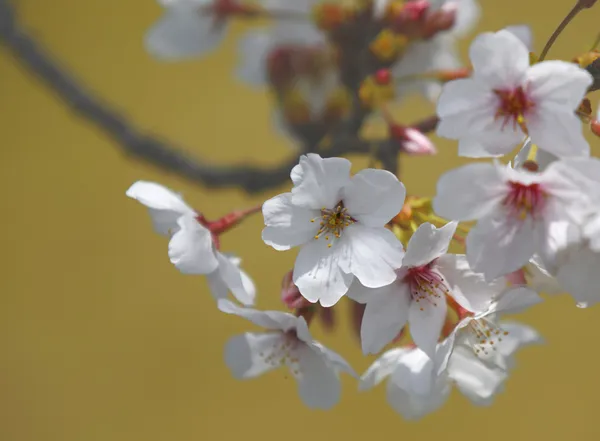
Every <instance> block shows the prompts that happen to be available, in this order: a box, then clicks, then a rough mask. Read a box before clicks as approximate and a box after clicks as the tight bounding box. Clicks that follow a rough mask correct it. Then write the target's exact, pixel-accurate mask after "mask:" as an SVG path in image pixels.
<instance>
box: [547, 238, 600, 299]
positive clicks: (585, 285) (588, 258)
mask: <svg viewBox="0 0 600 441" xmlns="http://www.w3.org/2000/svg"><path fill="white" fill-rule="evenodd" d="M598 268H600V253H595V252H593V251H591V250H590V249H587V248H579V249H573V250H572V251H570V252H569V256H568V259H567V261H566V262H565V264H564V265H562V266H561V267H560V268H559V270H558V273H557V274H556V278H557V280H558V283H559V284H560V286H561V287H562V288H563V289H564V291H565V292H568V293H569V294H571V296H572V297H573V298H574V299H575V301H576V302H577V306H578V307H580V308H587V307H589V306H592V305H595V304H596V303H598V301H600V291H599V290H598V287H599V286H600V271H598Z"/></svg>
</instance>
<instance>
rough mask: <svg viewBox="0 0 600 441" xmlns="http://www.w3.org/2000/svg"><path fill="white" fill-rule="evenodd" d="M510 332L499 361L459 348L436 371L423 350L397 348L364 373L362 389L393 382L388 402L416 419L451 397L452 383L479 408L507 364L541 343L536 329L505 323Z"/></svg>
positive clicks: (500, 380)
mask: <svg viewBox="0 0 600 441" xmlns="http://www.w3.org/2000/svg"><path fill="white" fill-rule="evenodd" d="M502 327H503V329H505V330H506V331H508V332H509V334H508V335H507V336H506V337H505V339H504V342H503V343H504V344H503V345H501V346H500V347H499V349H498V351H497V352H496V361H495V363H493V364H489V363H484V362H482V361H481V360H480V359H479V358H478V357H477V356H475V355H474V354H473V352H472V351H471V350H469V349H468V348H466V347H464V346H459V347H457V348H456V349H455V350H454V352H453V353H452V356H451V357H450V360H449V362H448V369H447V371H445V372H443V373H442V374H441V375H436V374H435V371H434V362H433V360H431V359H430V358H429V357H428V356H427V354H425V353H424V352H423V351H421V350H420V349H418V348H394V349H391V350H389V351H387V352H385V353H384V354H383V355H381V356H380V357H379V358H378V359H377V360H376V361H375V362H374V363H373V364H372V365H371V366H370V367H369V369H368V370H367V371H366V372H365V373H364V374H363V376H362V377H361V381H360V385H359V389H360V390H368V389H371V388H373V387H375V386H376V385H377V384H379V383H380V382H382V381H383V380H385V379H386V378H387V379H388V381H387V400H388V402H389V404H390V405H391V406H392V408H393V409H394V410H395V411H396V412H398V413H399V414H400V415H402V416H403V417H404V418H405V419H408V420H416V419H419V418H422V417H424V416H425V415H427V414H429V413H431V412H434V411H435V410H437V409H438V408H440V407H441V406H442V405H443V404H444V403H445V402H446V400H447V399H448V397H449V395H450V391H451V389H452V385H453V384H454V385H456V387H457V388H458V390H459V391H460V392H461V393H462V394H463V395H464V396H466V397H467V398H468V399H469V400H470V401H471V402H472V403H473V404H475V405H477V406H487V405H489V404H491V403H492V400H493V399H494V397H495V396H496V395H497V394H498V393H499V392H500V391H501V390H502V388H503V386H504V383H505V381H506V380H507V378H508V373H509V372H508V371H507V370H506V369H507V368H512V367H513V365H514V361H513V358H514V357H513V355H514V353H515V352H516V351H517V349H519V348H520V347H522V346H525V345H529V344H535V343H540V342H541V337H540V336H539V334H538V333H537V332H536V331H535V330H534V329H532V328H530V327H528V326H525V325H521V324H518V323H503V324H502Z"/></svg>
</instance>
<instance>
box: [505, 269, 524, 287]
mask: <svg viewBox="0 0 600 441" xmlns="http://www.w3.org/2000/svg"><path fill="white" fill-rule="evenodd" d="M506 281H507V282H508V283H509V284H510V285H527V279H525V271H523V269H519V270H517V271H515V272H512V273H510V274H507V275H506Z"/></svg>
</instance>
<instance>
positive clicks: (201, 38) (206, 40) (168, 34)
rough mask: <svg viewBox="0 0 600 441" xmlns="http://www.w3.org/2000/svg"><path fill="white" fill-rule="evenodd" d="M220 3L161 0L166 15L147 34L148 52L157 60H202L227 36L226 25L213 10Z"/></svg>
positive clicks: (222, 18) (195, 0) (205, 0)
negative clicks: (194, 58)
mask: <svg viewBox="0 0 600 441" xmlns="http://www.w3.org/2000/svg"><path fill="white" fill-rule="evenodd" d="M217 1H218V0H158V2H159V3H160V4H161V5H162V6H163V7H164V8H165V9H166V11H165V15H164V16H163V17H162V18H161V19H160V20H159V21H158V23H156V24H155V25H154V26H152V28H150V30H149V31H148V33H147V34H146V39H145V44H146V49H147V51H148V52H149V53H150V54H152V55H153V56H154V57H156V58H160V59H163V60H167V61H176V60H180V59H183V58H189V57H193V56H201V55H204V54H206V53H207V52H209V51H211V50H212V49H214V48H215V47H216V46H217V45H218V44H219V43H220V42H221V40H223V37H224V36H225V31H226V29H227V22H226V19H225V18H224V17H218V16H217V15H216V14H215V13H213V11H212V10H211V7H214V5H215V4H216V2H217Z"/></svg>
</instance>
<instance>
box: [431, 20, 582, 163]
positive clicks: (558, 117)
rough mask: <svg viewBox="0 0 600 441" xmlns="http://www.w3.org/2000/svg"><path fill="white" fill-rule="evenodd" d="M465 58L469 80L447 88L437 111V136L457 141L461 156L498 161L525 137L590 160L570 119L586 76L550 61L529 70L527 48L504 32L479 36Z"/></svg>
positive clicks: (576, 124) (578, 124)
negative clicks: (469, 64) (470, 72)
mask: <svg viewBox="0 0 600 441" xmlns="http://www.w3.org/2000/svg"><path fill="white" fill-rule="evenodd" d="M470 58H471V62H472V64H473V76H472V77H471V78H468V79H461V80H456V81H451V82H449V83H448V84H446V85H445V86H444V89H443V92H442V94H441V96H440V100H439V102H438V106H437V112H438V115H439V117H440V123H439V125H438V127H437V134H438V135H439V136H442V137H445V138H450V139H458V140H459V154H460V155H461V156H495V155H503V154H505V153H508V152H510V151H511V150H512V149H513V148H514V147H515V146H516V145H517V144H519V143H520V142H522V141H523V139H524V138H525V135H526V134H528V135H529V136H530V137H531V140H532V142H534V143H535V144H537V146H538V147H539V148H541V149H543V150H546V151H548V152H550V153H553V154H555V155H556V156H559V157H564V156H583V155H586V154H589V145H588V144H587V142H586V141H585V138H584V137H583V134H582V129H581V122H580V120H579V119H578V117H577V116H576V115H575V110H576V109H577V108H578V106H579V104H580V102H581V100H582V99H583V97H584V95H585V93H586V90H587V88H588V86H589V85H590V84H591V83H592V77H591V75H590V74H589V73H588V72H587V71H585V70H584V69H581V68H579V67H578V66H576V65H575V64H573V63H568V62H564V61H554V60H553V61H543V62H540V63H537V64H535V65H533V66H531V67H530V66H529V51H528V50H527V47H526V46H525V44H523V42H521V41H520V40H519V38H518V37H516V36H515V35H514V34H512V33H511V32H509V31H507V30H502V31H499V32H496V33H484V34H482V35H480V36H478V37H477V38H476V39H475V41H474V42H473V44H472V45H471V49H470ZM486 153H487V154H486Z"/></svg>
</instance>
